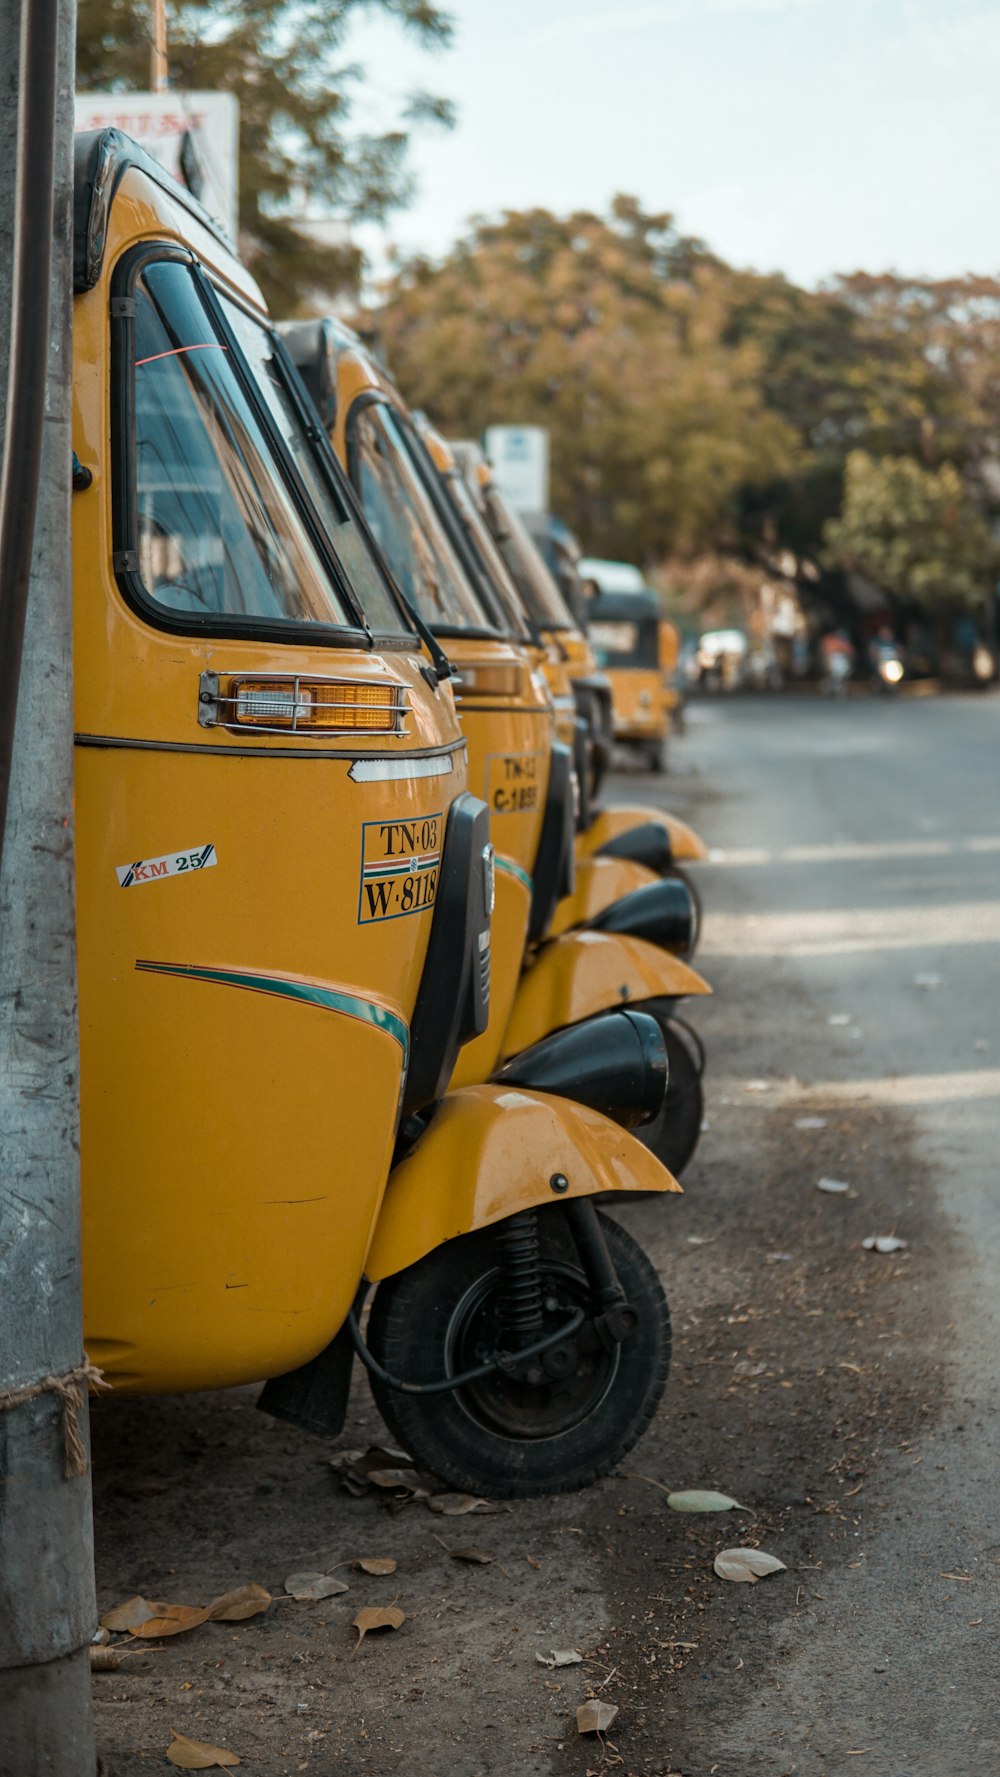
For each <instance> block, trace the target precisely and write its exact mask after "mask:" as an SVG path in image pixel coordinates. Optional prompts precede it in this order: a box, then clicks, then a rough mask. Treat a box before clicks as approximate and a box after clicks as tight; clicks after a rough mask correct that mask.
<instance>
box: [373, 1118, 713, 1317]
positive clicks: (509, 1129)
mask: <svg viewBox="0 0 1000 1777" xmlns="http://www.w3.org/2000/svg"><path fill="white" fill-rule="evenodd" d="M553 1178H556V1179H558V1180H559V1181H560V1190H559V1194H558V1195H556V1193H555V1192H554V1190H553V1186H552V1180H553ZM562 1180H566V1181H567V1182H566V1184H565V1186H563V1185H562ZM680 1189H681V1186H680V1185H679V1184H678V1183H677V1180H676V1179H675V1178H674V1177H673V1176H672V1174H671V1173H669V1172H668V1171H667V1169H666V1167H665V1166H662V1165H661V1163H660V1162H659V1160H657V1159H656V1158H655V1157H654V1155H653V1154H651V1153H650V1152H649V1150H648V1149H647V1148H644V1147H643V1146H642V1145H641V1143H639V1142H637V1141H636V1139H635V1137H634V1136H633V1135H630V1134H629V1132H628V1130H626V1129H620V1128H619V1127H618V1125H617V1124H616V1123H612V1122H610V1121H609V1119H608V1118H607V1117H602V1116H601V1115H600V1113H599V1112H598V1111H592V1110H589V1109H588V1108H587V1107H586V1106H585V1105H581V1104H575V1103H573V1102H572V1101H571V1100H570V1099H566V1098H556V1097H553V1096H552V1095H551V1094H550V1093H546V1092H531V1093H526V1092H522V1091H520V1090H518V1089H517V1088H512V1087H502V1086H463V1087H460V1088H459V1090H458V1091H457V1092H449V1094H448V1096H447V1097H446V1098H445V1099H444V1100H443V1101H442V1103H441V1105H440V1107H439V1109H438V1110H437V1112H436V1113H435V1115H434V1117H433V1119H432V1121H431V1123H430V1125H429V1127H428V1128H427V1130H426V1131H425V1133H424V1134H423V1135H422V1136H421V1138H420V1140H419V1141H418V1143H417V1145H416V1147H415V1148H414V1149H413V1150H412V1152H411V1153H409V1154H408V1155H407V1157H406V1159H405V1160H401V1161H400V1162H399V1165H398V1166H396V1167H394V1169H393V1171H392V1173H391V1175H390V1178H389V1184H388V1186H387V1188H386V1193H385V1196H384V1198H383V1200H382V1207H381V1209H380V1211H379V1216H378V1220H377V1222H376V1224H375V1231H374V1235H373V1237H372V1242H371V1246H370V1248H369V1252H368V1257H367V1260H366V1263H365V1276H366V1277H367V1278H369V1279H370V1281H371V1282H372V1283H378V1282H379V1281H380V1279H382V1278H384V1277H391V1276H393V1275H394V1274H395V1273H396V1272H397V1271H404V1270H405V1269H406V1267H407V1266H408V1265H415V1264H416V1262H417V1260H418V1259H422V1258H423V1257H424V1255H425V1254H426V1253H429V1252H431V1251H433V1249H434V1248H435V1247H438V1246H442V1245H443V1244H444V1242H445V1241H446V1240H457V1239H458V1238H459V1237H460V1236H461V1235H462V1234H470V1233H472V1231H473V1230H474V1229H476V1228H488V1227H490V1226H491V1224H492V1223H494V1222H502V1221H505V1220H506V1218H507V1217H508V1216H512V1215H516V1214H517V1213H518V1211H519V1210H523V1209H536V1208H538V1206H539V1205H540V1204H543V1203H560V1202H565V1200H566V1198H567V1197H589V1196H593V1195H594V1193H595V1192H599V1191H608V1192H610V1191H661V1192H667V1191H680Z"/></svg>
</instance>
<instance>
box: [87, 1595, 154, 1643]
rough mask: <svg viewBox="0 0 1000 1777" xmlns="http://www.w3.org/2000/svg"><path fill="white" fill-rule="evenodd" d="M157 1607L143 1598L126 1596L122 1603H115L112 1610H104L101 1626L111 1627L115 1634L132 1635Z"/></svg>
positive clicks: (146, 1621)
mask: <svg viewBox="0 0 1000 1777" xmlns="http://www.w3.org/2000/svg"><path fill="white" fill-rule="evenodd" d="M157 1609H158V1606H157V1605H155V1604H147V1602H146V1600H145V1598H139V1597H135V1598H126V1600H125V1602H124V1604H116V1605H115V1607H114V1609H113V1610H109V1611H106V1612H105V1614H104V1616H103V1617H102V1618H101V1628H102V1629H113V1630H114V1632H115V1634H116V1635H122V1634H133V1635H134V1634H135V1631H136V1629H137V1628H139V1627H140V1625H141V1624H142V1623H148V1622H149V1619H150V1617H154V1616H155V1615H156V1612H157Z"/></svg>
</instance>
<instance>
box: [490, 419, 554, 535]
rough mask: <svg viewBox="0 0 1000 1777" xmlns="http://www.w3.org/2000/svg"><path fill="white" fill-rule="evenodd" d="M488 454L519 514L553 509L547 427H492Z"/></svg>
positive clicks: (506, 495)
mask: <svg viewBox="0 0 1000 1777" xmlns="http://www.w3.org/2000/svg"><path fill="white" fill-rule="evenodd" d="M484 444H485V448H486V455H487V456H488V457H489V459H490V462H491V463H492V464H493V473H494V474H495V476H496V479H497V485H498V487H499V488H500V492H501V493H502V494H504V495H505V497H506V498H507V499H508V500H509V501H510V503H511V505H512V506H513V507H514V510H515V511H516V512H527V513H532V514H533V513H542V512H547V511H548V509H549V435H548V432H547V431H546V429H545V427H544V426H489V427H488V428H487V431H486V437H485V439H484Z"/></svg>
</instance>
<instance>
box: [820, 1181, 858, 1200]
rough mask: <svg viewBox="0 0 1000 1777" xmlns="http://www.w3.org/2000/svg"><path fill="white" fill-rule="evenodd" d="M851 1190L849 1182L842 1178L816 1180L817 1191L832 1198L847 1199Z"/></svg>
mask: <svg viewBox="0 0 1000 1777" xmlns="http://www.w3.org/2000/svg"><path fill="white" fill-rule="evenodd" d="M850 1188H851V1187H850V1185H849V1184H848V1183H847V1180H846V1179H842V1178H820V1179H817V1180H816V1189H817V1191H826V1193H827V1195H828V1196H830V1197H846V1195H847V1193H848V1191H849V1190H850Z"/></svg>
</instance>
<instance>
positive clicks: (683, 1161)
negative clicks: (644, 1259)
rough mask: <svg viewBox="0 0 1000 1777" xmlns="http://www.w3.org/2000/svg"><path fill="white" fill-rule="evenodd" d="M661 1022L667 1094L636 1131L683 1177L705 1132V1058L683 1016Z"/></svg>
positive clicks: (674, 1171)
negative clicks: (703, 1071)
mask: <svg viewBox="0 0 1000 1777" xmlns="http://www.w3.org/2000/svg"><path fill="white" fill-rule="evenodd" d="M655 1016H656V1014H655V1013H654V1017H655ZM657 1023H658V1024H659V1026H660V1029H661V1030H662V1032H663V1036H664V1040H665V1042H666V1045H667V1065H668V1067H669V1070H670V1072H669V1077H668V1082H667V1095H666V1098H665V1099H664V1100H663V1108H662V1110H660V1111H659V1112H658V1113H657V1115H656V1116H655V1117H654V1118H653V1120H652V1122H651V1123H644V1124H642V1126H641V1127H640V1128H638V1129H636V1130H635V1131H634V1132H633V1133H634V1134H635V1135H636V1136H637V1137H638V1139H639V1141H641V1142H642V1145H643V1147H644V1148H648V1149H649V1151H650V1153H652V1154H655V1155H656V1158H657V1159H658V1160H661V1161H662V1162H663V1164H664V1166H665V1167H666V1168H667V1171H668V1172H672V1173H673V1175H674V1177H675V1178H679V1177H680V1175H681V1173H682V1172H683V1171H684V1168H685V1167H686V1166H687V1164H688V1162H689V1160H690V1159H691V1156H692V1155H693V1153H694V1151H695V1149H696V1147H697V1146H698V1138H699V1136H700V1134H701V1125H702V1119H703V1117H704V1114H705V1097H704V1092H703V1090H702V1084H701V1075H702V1069H703V1068H704V1065H705V1057H704V1052H703V1050H702V1048H701V1044H700V1042H699V1041H698V1038H697V1037H696V1036H695V1033H694V1031H693V1030H691V1029H690V1027H689V1026H688V1025H686V1024H684V1023H683V1022H682V1021H681V1020H680V1019H679V1018H659V1017H657ZM643 1194H644V1195H651V1193H643Z"/></svg>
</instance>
